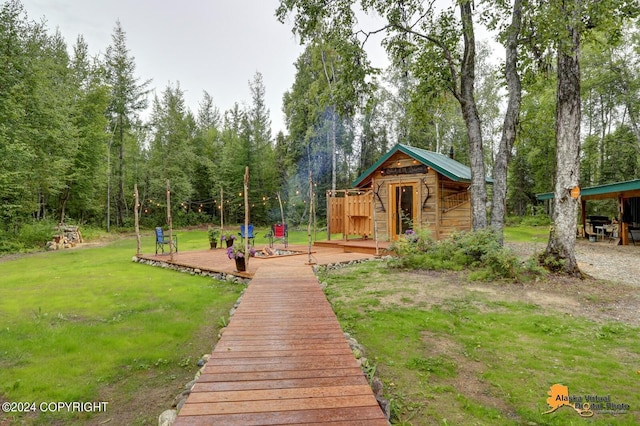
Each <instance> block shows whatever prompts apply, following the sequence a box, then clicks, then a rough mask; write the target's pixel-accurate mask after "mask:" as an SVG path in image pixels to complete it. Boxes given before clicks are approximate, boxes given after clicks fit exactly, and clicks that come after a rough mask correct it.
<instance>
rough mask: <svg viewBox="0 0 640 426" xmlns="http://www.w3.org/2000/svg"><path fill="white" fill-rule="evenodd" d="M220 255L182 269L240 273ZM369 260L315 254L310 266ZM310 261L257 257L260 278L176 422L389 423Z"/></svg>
mask: <svg viewBox="0 0 640 426" xmlns="http://www.w3.org/2000/svg"><path fill="white" fill-rule="evenodd" d="M289 248H290V249H296V248H295V247H289ZM218 251H222V252H223V250H213V251H211V252H209V253H208V254H205V253H192V254H189V253H180V254H176V255H174V262H177V263H179V264H183V265H186V264H190V265H189V266H191V267H194V266H198V267H200V268H201V269H205V270H207V269H208V270H216V269H222V268H223V267H227V266H229V267H231V266H230V265H231V264H233V262H231V261H230V260H228V259H226V262H224V264H222V265H221V266H218V267H216V266H215V265H214V264H213V262H212V261H211V260H212V256H218V255H219V253H217V252H218ZM212 252H214V253H212ZM150 257H156V256H150ZM162 257H163V258H164V260H168V259H167V258H168V256H162ZM366 257H370V256H368V255H365V254H359V253H344V252H343V251H342V250H340V249H336V248H314V252H313V253H312V256H311V260H312V261H313V263H319V264H323V263H336V262H342V261H348V260H353V259H363V258H366ZM198 259H200V264H199V265H196V263H197V260H198ZM308 261H309V255H308V254H305V255H297V256H286V257H281V258H274V259H257V258H252V259H251V261H250V265H249V274H250V275H252V276H253V279H252V281H251V283H250V285H249V286H248V288H247V291H246V292H245V294H244V296H243V298H242V302H241V303H240V305H239V307H238V309H237V310H236V312H235V314H234V316H233V317H232V319H231V321H230V323H229V325H228V327H227V328H226V330H225V331H224V333H223V334H222V337H221V339H220V341H219V342H218V343H217V344H216V347H215V349H214V351H213V353H212V355H211V358H210V359H209V362H208V363H207V364H206V366H205V368H204V370H203V374H202V375H201V376H200V378H199V379H198V382H197V383H196V385H195V386H194V388H193V389H192V392H191V394H190V395H189V398H188V399H187V402H186V404H185V405H184V406H183V407H182V409H181V410H180V413H179V415H178V418H177V420H176V422H175V423H174V424H175V425H178V426H181V425H182V426H184V425H218V424H219V425H225V426H233V425H242V426H249V425H275V424H289V425H292V424H324V423H329V424H332V425H388V422H387V420H386V418H385V416H384V414H383V412H382V410H381V409H380V407H379V405H378V402H377V400H376V398H375V396H374V395H373V392H372V390H371V388H370V386H369V384H368V382H367V379H366V377H365V376H364V373H363V372H362V370H361V368H360V367H359V366H358V363H357V361H356V359H355V358H354V356H353V354H352V352H351V350H350V348H349V344H348V342H347V340H346V339H345V337H344V335H343V332H342V329H341V328H340V325H339V323H338V320H337V318H336V316H335V314H334V313H333V311H332V309H331V306H330V305H329V302H328V301H327V299H326V297H325V295H324V293H323V292H322V289H321V288H320V285H319V283H318V281H317V279H316V277H315V275H314V274H313V271H312V269H311V267H310V266H309V265H308V263H309V262H308Z"/></svg>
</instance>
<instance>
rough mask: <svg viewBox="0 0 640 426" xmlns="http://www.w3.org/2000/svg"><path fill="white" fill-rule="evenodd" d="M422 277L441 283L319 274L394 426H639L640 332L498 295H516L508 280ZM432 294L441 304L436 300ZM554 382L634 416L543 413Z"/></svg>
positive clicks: (360, 271) (390, 275)
mask: <svg viewBox="0 0 640 426" xmlns="http://www.w3.org/2000/svg"><path fill="white" fill-rule="evenodd" d="M418 277H419V276H418ZM422 277H423V278H422V279H424V280H427V281H429V282H433V281H436V284H435V286H434V287H429V290H427V291H422V290H421V287H420V286H419V285H418V286H416V282H415V280H416V275H412V274H405V273H404V272H402V271H393V270H391V271H390V270H389V269H388V267H387V264H386V263H385V262H369V263H366V264H361V265H357V266H350V267H348V268H343V269H340V270H334V271H331V272H327V273H325V275H323V276H322V278H321V279H322V280H323V281H326V282H327V283H328V286H327V289H326V292H327V295H328V298H329V300H330V302H331V303H332V306H333V308H334V311H335V312H336V314H337V316H338V319H339V321H340V323H341V325H342V327H343V329H344V330H345V331H348V332H350V333H352V334H353V335H354V337H356V338H357V340H358V341H359V342H360V343H361V344H362V345H363V346H364V347H365V348H366V350H367V356H368V357H369V359H370V360H371V361H372V362H373V363H374V364H375V366H376V367H375V369H376V371H377V372H378V374H379V376H380V378H381V379H382V380H383V382H384V384H385V394H386V397H387V398H389V399H390V401H391V407H392V414H393V423H394V424H402V425H414V426H420V425H436V424H451V425H520V424H547V425H572V424H575V425H579V424H584V423H585V421H588V422H589V424H593V425H635V424H639V423H640V394H639V393H638V391H637V390H638V384H639V380H640V376H639V375H638V374H640V372H639V371H638V365H639V364H638V362H640V357H639V355H638V354H640V340H639V339H638V335H639V332H640V329H639V328H637V327H632V326H629V325H626V324H623V323H620V322H609V323H603V322H597V321H594V320H592V319H590V318H585V317H576V316H571V315H566V314H562V313H559V312H557V311H553V310H549V309H544V308H542V307H540V306H538V305H536V304H534V303H532V302H531V301H517V300H509V297H507V296H506V295H503V296H502V297H501V296H500V294H499V293H500V292H504V293H505V294H508V293H509V291H510V290H509V287H508V284H502V285H498V284H493V285H492V284H486V286H488V289H490V290H491V291H485V292H482V291H474V290H471V289H468V288H467V286H469V284H468V283H467V282H466V280H465V279H464V277H460V276H459V275H457V274H449V275H447V274H443V275H438V274H435V273H434V274H427V275H423V276H422ZM407 280H412V281H413V282H412V283H411V284H412V286H409V284H408V282H407ZM389 283H391V284H389ZM425 284H426V281H425ZM474 285H476V284H474ZM481 285H484V284H477V286H481ZM385 286H388V287H387V288H391V289H393V291H392V292H391V293H389V292H388V291H387V290H385V289H384V288H385ZM425 287H426V285H425ZM381 288H382V289H381ZM434 289H437V292H438V295H437V296H436V295H435V294H429V291H431V290H434ZM494 291H497V292H498V294H497V296H496V295H495V294H494V293H493V292H494ZM556 383H559V384H563V385H565V386H568V387H569V392H570V395H572V396H573V395H580V396H584V395H598V396H600V397H603V396H607V395H609V396H610V398H611V402H614V403H624V404H628V405H629V406H630V409H629V410H628V411H627V412H626V413H624V414H618V415H612V414H606V413H596V414H595V415H594V416H593V417H590V418H589V419H588V420H586V419H585V418H582V417H580V416H579V415H578V414H577V413H576V411H575V410H573V409H571V408H569V407H562V408H561V409H559V410H557V411H556V412H554V413H551V414H543V413H544V412H545V411H547V409H548V407H547V403H546V398H547V397H548V395H547V392H548V391H549V389H550V387H551V386H552V385H553V384H556ZM583 401H584V400H583Z"/></svg>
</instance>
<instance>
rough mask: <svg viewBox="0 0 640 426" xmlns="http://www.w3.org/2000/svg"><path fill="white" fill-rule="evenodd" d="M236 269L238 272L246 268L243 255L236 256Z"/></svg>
mask: <svg viewBox="0 0 640 426" xmlns="http://www.w3.org/2000/svg"><path fill="white" fill-rule="evenodd" d="M236 269H237V270H238V272H245V271H246V270H247V264H246V263H245V258H244V257H236Z"/></svg>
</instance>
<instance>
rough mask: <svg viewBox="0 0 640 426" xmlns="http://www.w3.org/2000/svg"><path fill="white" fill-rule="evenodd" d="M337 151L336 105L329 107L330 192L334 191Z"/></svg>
mask: <svg viewBox="0 0 640 426" xmlns="http://www.w3.org/2000/svg"><path fill="white" fill-rule="evenodd" d="M337 151H338V144H337V142H336V106H335V105H333V106H332V107H331V193H332V194H335V193H336V169H337V162H338V159H337V158H336V157H337Z"/></svg>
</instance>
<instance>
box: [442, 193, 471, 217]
mask: <svg viewBox="0 0 640 426" xmlns="http://www.w3.org/2000/svg"><path fill="white" fill-rule="evenodd" d="M468 201H469V191H462V192H456V193H455V194H451V195H447V196H446V197H443V198H442V212H443V213H446V212H448V211H450V210H453V209H455V208H457V207H460V206H461V205H463V204H465V203H467V202H468Z"/></svg>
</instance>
